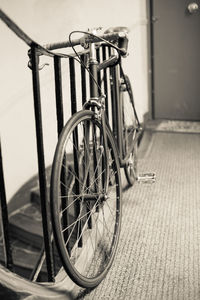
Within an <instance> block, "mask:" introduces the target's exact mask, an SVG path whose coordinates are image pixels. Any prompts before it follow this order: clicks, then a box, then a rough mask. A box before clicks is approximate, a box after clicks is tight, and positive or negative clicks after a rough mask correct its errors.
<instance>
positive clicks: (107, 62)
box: [98, 55, 119, 71]
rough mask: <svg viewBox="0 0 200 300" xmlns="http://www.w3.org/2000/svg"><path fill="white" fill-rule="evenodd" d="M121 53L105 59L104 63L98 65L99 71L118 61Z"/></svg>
mask: <svg viewBox="0 0 200 300" xmlns="http://www.w3.org/2000/svg"><path fill="white" fill-rule="evenodd" d="M118 59H119V55H111V56H110V57H109V58H108V59H106V60H104V61H103V62H102V63H100V64H99V65H98V71H100V70H102V69H105V68H107V67H109V66H113V65H114V64H115V63H117V62H118Z"/></svg>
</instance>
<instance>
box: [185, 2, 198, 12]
mask: <svg viewBox="0 0 200 300" xmlns="http://www.w3.org/2000/svg"><path fill="white" fill-rule="evenodd" d="M187 9H188V11H189V13H190V14H194V13H195V12H197V11H198V9H199V6H198V4H197V3H196V2H192V3H190V4H188V7H187Z"/></svg>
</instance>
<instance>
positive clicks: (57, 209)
mask: <svg viewBox="0 0 200 300" xmlns="http://www.w3.org/2000/svg"><path fill="white" fill-rule="evenodd" d="M89 124H90V126H91V127H90V126H89ZM81 128H83V131H82V136H81V135H79V133H80V131H81ZM88 128H92V130H93V136H94V135H95V136H96V138H94V137H92V135H91V137H92V141H91V140H90V137H89V138H88V136H89V135H90V129H88ZM94 132H95V133H94ZM73 133H74V134H73ZM106 133H107V142H108V148H109V152H108V153H109V159H108V160H107V162H108V164H106V162H105V157H106V156H105V157H104V153H105V152H104V151H105V147H104V144H103V142H102V140H103V139H102V126H101V124H100V123H99V122H98V121H97V120H96V118H95V115H94V113H93V112H92V111H89V110H85V111H80V112H78V113H76V114H74V115H73V116H72V118H71V119H70V120H69V121H68V122H67V124H66V126H65V127H64V129H63V130H62V132H61V134H60V137H59V141H58V144H57V148H56V152H55V156H54V160H53V166H52V174H51V186H50V204H51V215H52V226H53V232H54V238H55V242H56V245H57V249H58V253H59V256H60V258H61V261H62V264H63V267H64V269H65V270H66V272H67V274H68V275H69V276H70V278H71V279H72V280H73V281H74V282H75V283H76V284H78V285H79V286H81V287H84V288H93V287H95V286H97V285H98V284H99V283H100V282H101V281H102V279H103V278H104V277H105V276H106V274H107V272H108V270H109V268H110V267H111V265H112V262H113V259H114V256H115V253H116V250H117V245H118V241H119V234H120V227H121V178H120V168H119V160H118V154H117V150H116V146H115V142H114V140H113V137H112V134H111V132H110V130H109V129H108V128H106ZM74 136H75V137H76V139H75V140H74V138H73V137H74ZM86 136H87V137H86ZM71 137H72V139H73V141H78V143H76V146H75V148H76V150H77V151H75V152H76V154H75V156H74V155H72V154H70V153H69V154H68V153H67V149H69V148H68V147H69V146H70V145H69V144H70V142H73V141H72V139H70V138H71ZM77 137H78V138H77ZM98 138H99V139H98ZM82 140H83V145H82V146H81V143H80V141H82ZM89 140H90V147H88V146H87V143H88V141H89ZM92 143H93V144H92ZM91 144H92V145H91ZM90 148H92V151H91V152H90ZM65 150H66V151H65ZM94 150H95V151H94ZM73 153H74V152H73ZM95 153H96V154H95ZM75 157H76V158H77V157H78V160H77V161H78V169H79V172H78V173H76V172H77V170H75V169H76V167H75V162H74V159H75ZM63 164H64V166H63ZM92 164H94V165H95V164H96V166H93V165H92ZM103 168H107V169H106V170H104V169H103ZM92 169H93V170H94V171H91V170H92ZM63 170H64V171H63ZM86 170H87V171H86ZM99 171H101V173H100V175H99ZM104 171H105V174H107V175H106V176H103V174H104ZM63 172H64V174H65V175H64V177H63ZM90 172H93V173H91V174H90ZM66 173H68V174H66ZM77 174H78V178H76V177H77V176H76V175H77ZM97 174H98V176H97ZM108 174H109V176H108ZM70 176H71V179H70ZM111 176H112V184H107V185H106V180H107V182H109V181H110V180H109V178H108V177H111ZM105 177H106V178H107V179H106V178H105ZM60 179H61V180H60ZM63 180H64V182H63ZM76 180H77V182H79V189H78V190H79V192H80V193H79V194H76V193H77V191H76V192H75V182H76ZM113 180H114V184H113ZM88 181H89V183H88ZM86 182H87V184H86ZM94 182H95V183H94ZM63 186H64V190H65V191H66V194H63V191H62V187H63ZM94 186H96V190H95V187H94ZM106 186H107V187H108V191H107V192H105V191H104V189H105V187H106ZM70 193H71V194H70ZM97 194H98V195H97ZM83 195H84V196H83ZM100 195H102V199H101V197H100ZM107 197H108V198H107ZM88 199H92V200H91V201H90V200H88ZM92 201H93V202H92ZM63 202H64V203H65V205H66V207H64V206H63ZM76 202H78V206H79V210H78V214H76V209H75V207H76V204H75V203H76ZM73 209H74V211H73ZM70 210H71V211H70ZM88 211H89V212H88ZM108 215H109V216H108ZM109 217H110V218H109ZM70 218H71V219H72V221H70ZM80 220H81V221H80ZM108 222H110V223H109V224H108ZM91 224H92V225H91ZM64 226H67V227H66V228H63V227H64ZM91 227H92V228H91ZM101 227H103V229H101ZM75 228H76V229H75ZM95 231H96V232H95ZM66 232H67V233H66ZM94 232H95V233H94ZM65 234H66V236H65ZM94 235H95V236H94ZM87 236H88V237H89V238H87V239H86V237H87ZM93 236H94V240H93ZM99 236H100V237H99ZM76 238H77V241H76ZM85 239H86V240H85ZM90 240H91V245H89V246H88V243H89V242H90ZM93 242H95V243H93ZM70 243H71V244H70ZM80 244H81V245H80ZM85 245H87V247H88V252H89V251H90V250H91V249H92V251H91V252H94V255H93V254H92V256H91V257H90V261H89V263H88V264H87V270H81V267H80V265H81V264H80V260H81V259H82V256H83V257H84V255H83V254H82V253H84V252H85V248H84V247H86V246H85ZM90 246H91V247H90ZM80 253H81V254H80ZM86 253H87V252H86ZM87 255H88V256H90V254H87ZM97 255H99V256H98V257H97ZM76 259H77V261H76ZM88 260H89V258H88ZM75 263H76V264H75ZM82 263H85V258H84V259H83V262H82Z"/></svg>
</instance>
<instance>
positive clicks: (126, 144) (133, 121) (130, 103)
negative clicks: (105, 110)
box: [121, 75, 138, 186]
mask: <svg viewBox="0 0 200 300" xmlns="http://www.w3.org/2000/svg"><path fill="white" fill-rule="evenodd" d="M124 77H125V78H124V81H125V85H126V88H125V89H124V90H123V91H121V93H122V96H121V111H122V127H123V156H124V157H126V155H127V153H129V152H130V151H131V152H130V156H129V159H128V161H127V162H126V164H125V166H124V172H125V176H126V179H127V182H128V184H129V185H130V186H132V185H133V184H134V183H135V181H136V180H137V148H138V145H137V143H135V144H134V147H133V146H132V145H133V140H134V139H135V137H136V133H137V129H138V121H137V117H136V113H135V107H134V99H133V91H132V88H131V83H130V80H129V78H128V76H127V75H125V76H124ZM127 122H128V123H129V124H128V125H127V124H126V123H127ZM130 147H132V149H130Z"/></svg>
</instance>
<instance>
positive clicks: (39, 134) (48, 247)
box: [31, 44, 54, 281]
mask: <svg viewBox="0 0 200 300" xmlns="http://www.w3.org/2000/svg"><path fill="white" fill-rule="evenodd" d="M31 58H32V80H33V97H34V110H35V126H36V138H37V153H38V171H39V184H40V199H41V211H42V223H43V236H44V248H45V253H46V265H47V273H48V281H54V264H53V251H52V243H51V231H50V216H49V205H48V195H47V182H46V170H45V160H44V145H43V131H42V112H41V100H40V82H39V70H38V60H37V49H36V47H35V45H34V44H33V45H32V47H31Z"/></svg>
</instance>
